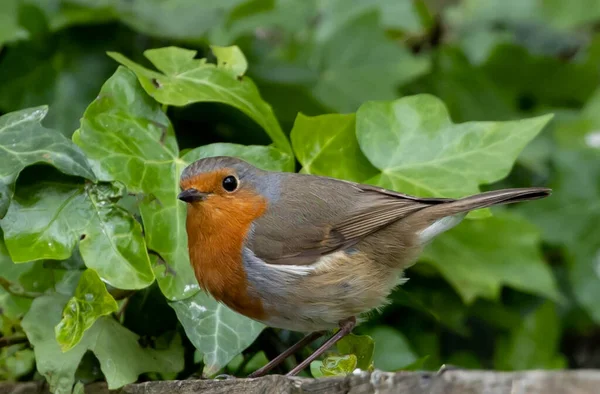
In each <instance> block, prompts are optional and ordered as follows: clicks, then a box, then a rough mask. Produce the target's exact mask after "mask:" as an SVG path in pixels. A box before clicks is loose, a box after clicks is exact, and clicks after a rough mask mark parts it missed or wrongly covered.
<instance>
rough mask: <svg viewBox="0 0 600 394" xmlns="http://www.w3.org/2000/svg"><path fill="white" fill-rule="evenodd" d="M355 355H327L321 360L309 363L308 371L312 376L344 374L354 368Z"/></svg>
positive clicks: (349, 372)
mask: <svg viewBox="0 0 600 394" xmlns="http://www.w3.org/2000/svg"><path fill="white" fill-rule="evenodd" d="M356 363H357V361H356V356H355V355H354V354H347V355H345V356H329V357H326V358H325V359H324V360H323V361H319V360H317V361H313V362H312V363H310V372H311V374H312V375H313V377H314V378H320V377H323V376H346V375H348V374H351V373H352V371H354V370H355V369H356Z"/></svg>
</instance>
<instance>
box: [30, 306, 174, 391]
mask: <svg viewBox="0 0 600 394" xmlns="http://www.w3.org/2000/svg"><path fill="white" fill-rule="evenodd" d="M67 301H68V297H66V296H61V295H58V294H53V295H48V296H43V297H39V298H37V299H36V300H35V301H34V302H33V305H32V307H31V310H30V311H29V313H28V314H27V316H25V318H24V319H23V329H24V330H25V332H26V333H27V337H28V338H29V341H30V342H31V344H32V345H33V350H34V351H35V359H36V364H37V369H38V372H40V373H41V374H42V375H44V376H45V377H46V379H47V380H48V383H49V385H50V391H51V392H53V393H55V394H67V393H71V389H72V387H73V384H74V383H75V371H76V370H77V367H78V365H79V362H80V361H81V359H82V357H83V355H84V354H85V353H86V352H87V351H88V350H89V351H92V352H93V353H94V355H95V356H96V357H97V358H98V361H100V368H101V369H102V372H103V373H104V376H105V377H106V381H107V382H108V388H109V389H111V390H113V389H117V388H119V387H122V386H123V385H125V384H128V383H133V382H135V381H136V380H137V378H138V375H140V374H141V373H145V372H161V373H171V372H173V373H176V372H179V371H181V370H182V369H183V347H182V346H181V339H180V338H179V336H176V337H175V338H174V339H173V340H172V341H171V343H170V344H169V346H168V348H165V349H151V348H143V347H141V346H140V344H139V343H138V341H139V337H138V336H137V335H136V334H134V333H133V332H131V331H129V330H128V329H126V328H125V327H123V326H121V325H120V324H119V323H118V322H117V321H116V320H114V319H112V318H110V317H106V316H105V317H101V318H100V319H98V320H97V321H96V323H94V325H93V326H92V327H91V328H90V329H89V330H87V331H86V332H85V333H84V335H83V338H82V339H81V341H80V342H79V343H78V344H77V345H76V346H75V347H74V348H73V349H71V350H69V351H67V352H65V353H63V352H62V351H61V349H60V346H59V344H58V343H57V342H56V338H55V335H54V326H56V325H57V324H58V323H59V322H60V319H61V311H62V309H63V307H64V306H65V304H66V303H67Z"/></svg>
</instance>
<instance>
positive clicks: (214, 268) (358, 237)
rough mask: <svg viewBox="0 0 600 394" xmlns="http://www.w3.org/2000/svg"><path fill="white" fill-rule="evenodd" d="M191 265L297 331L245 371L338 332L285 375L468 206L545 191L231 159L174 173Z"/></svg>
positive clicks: (394, 281)
mask: <svg viewBox="0 0 600 394" xmlns="http://www.w3.org/2000/svg"><path fill="white" fill-rule="evenodd" d="M179 184H180V193H179V194H178V196H177V197H178V199H179V200H181V201H183V202H184V203H186V205H187V214H186V232H187V236H188V250H189V257H190V263H191V266H192V268H193V271H194V274H195V277H196V279H197V281H198V284H199V285H200V287H201V288H202V289H203V290H204V291H206V292H208V293H209V294H210V295H211V296H212V297H213V298H215V299H216V300H217V301H219V302H221V303H223V304H225V305H227V306H228V307H229V308H231V309H232V310H234V311H236V312H237V313H240V314H242V315H244V316H246V317H248V318H250V319H253V320H255V321H258V322H261V323H263V324H265V325H267V326H270V327H274V328H280V329H286V330H291V331H296V332H304V333H306V335H305V336H304V337H303V338H302V339H301V340H300V341H299V342H298V343H296V344H294V345H293V346H292V347H290V348H289V349H287V350H286V351H284V352H283V353H281V354H280V355H279V356H277V357H276V358H274V359H273V360H271V361H270V362H269V363H268V364H266V365H265V366H264V367H262V368H260V369H258V370H257V371H254V372H253V373H252V374H250V375H249V377H259V376H262V375H264V374H266V373H268V372H269V371H271V370H272V369H273V368H275V367H276V366H278V365H279V364H281V363H282V362H283V361H284V360H285V359H286V358H287V357H289V356H290V355H292V354H294V353H296V352H297V351H298V350H300V349H301V348H303V347H304V346H307V345H308V344H310V343H312V342H314V341H315V340H316V339H318V338H320V337H322V336H324V335H325V334H326V333H327V332H331V331H332V330H335V329H338V330H337V331H336V332H335V333H334V334H333V335H332V336H331V337H330V338H329V339H328V340H327V341H325V342H324V343H323V344H322V345H321V346H320V347H319V348H317V349H316V350H315V351H314V352H313V353H312V354H311V355H310V356H309V357H308V358H306V359H305V360H304V361H302V362H301V363H300V364H298V365H297V366H296V367H295V368H293V369H292V370H291V371H289V372H288V373H287V375H288V376H293V375H296V374H298V373H299V372H300V371H302V370H303V369H304V368H306V367H307V366H308V365H309V364H310V363H311V362H312V361H313V360H315V359H316V358H318V357H319V356H320V355H321V354H323V353H324V352H325V351H327V350H328V349H329V348H331V347H332V346H333V345H334V344H335V343H336V342H337V341H339V340H340V339H341V338H343V337H344V336H346V335H348V334H349V333H350V332H351V331H352V330H353V328H354V327H355V326H356V325H357V324H358V323H360V322H362V321H363V320H364V319H365V318H366V317H367V316H369V314H370V313H371V312H373V311H375V310H379V309H380V308H382V307H384V306H385V305H386V304H387V303H388V296H389V294H390V293H391V292H392V290H393V289H394V288H395V287H396V286H397V285H399V284H401V283H403V282H404V281H405V280H406V278H405V277H404V274H403V272H404V270H405V269H406V268H408V267H410V266H411V265H413V264H414V263H415V262H416V260H417V259H418V256H419V254H420V253H421V251H422V250H423V248H424V246H425V245H427V244H428V243H429V242H430V241H431V240H432V239H433V238H435V237H436V236H438V235H439V234H441V233H443V232H445V231H447V230H449V229H451V228H453V227H454V226H456V225H458V224H459V223H460V222H461V221H462V219H463V218H464V217H465V216H466V215H467V213H468V212H470V211H472V210H475V209H481V208H487V207H491V206H494V205H501V204H510V203H516V202H520V201H528V200H536V199H540V198H544V197H547V196H549V195H550V194H551V189H548V188H542V187H529V188H514V189H502V190H496V191H489V192H484V193H479V194H475V195H472V196H468V197H464V198H458V199H454V198H434V197H415V196H411V195H407V194H402V193H399V192H396V191H392V190H387V189H384V188H380V187H377V186H372V185H368V184H361V183H356V182H351V181H347V180H342V179H336V178H331V177H326V176H317V175H310V174H303V173H292V172H277V171H266V170H262V169H259V168H257V167H255V166H253V165H251V164H250V163H248V162H246V161H244V160H242V159H239V158H236V157H230V156H214V157H207V158H203V159H200V160H197V161H195V162H193V163H191V164H189V165H188V166H187V167H186V168H184V170H183V172H182V173H181V176H180V181H179Z"/></svg>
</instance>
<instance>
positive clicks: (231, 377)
mask: <svg viewBox="0 0 600 394" xmlns="http://www.w3.org/2000/svg"><path fill="white" fill-rule="evenodd" d="M230 379H237V378H236V377H235V376H233V375H228V374H226V373H222V374H220V375H217V376H215V377H214V380H230Z"/></svg>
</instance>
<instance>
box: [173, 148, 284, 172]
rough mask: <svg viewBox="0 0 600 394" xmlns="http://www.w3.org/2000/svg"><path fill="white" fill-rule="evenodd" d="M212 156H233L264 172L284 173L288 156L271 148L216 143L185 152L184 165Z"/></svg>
mask: <svg viewBox="0 0 600 394" xmlns="http://www.w3.org/2000/svg"><path fill="white" fill-rule="evenodd" d="M214 156H233V157H237V158H239V159H242V160H245V161H247V162H248V163H250V164H252V165H254V166H256V167H258V168H260V169H263V170H266V171H285V168H286V166H287V164H288V156H287V155H286V154H284V153H282V152H281V151H280V150H279V149H276V148H273V147H272V146H261V145H239V144H228V143H216V144H209V145H204V146H200V147H198V148H195V149H193V150H190V151H188V152H186V153H185V154H184V155H183V156H182V159H183V161H185V162H186V163H193V162H194V161H196V160H200V159H204V158H206V157H214Z"/></svg>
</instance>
